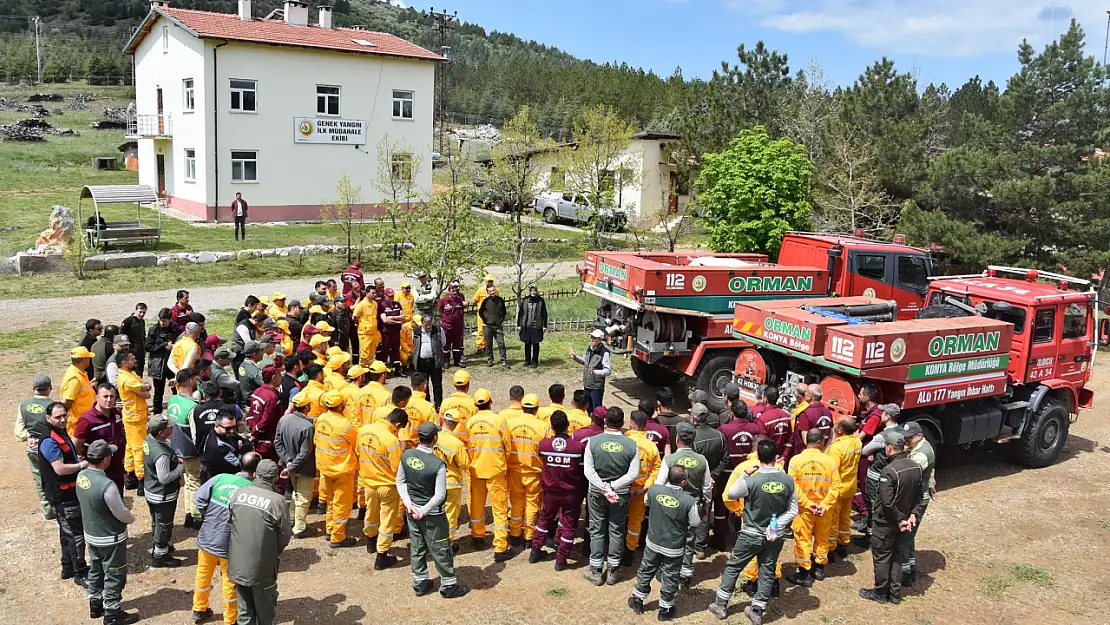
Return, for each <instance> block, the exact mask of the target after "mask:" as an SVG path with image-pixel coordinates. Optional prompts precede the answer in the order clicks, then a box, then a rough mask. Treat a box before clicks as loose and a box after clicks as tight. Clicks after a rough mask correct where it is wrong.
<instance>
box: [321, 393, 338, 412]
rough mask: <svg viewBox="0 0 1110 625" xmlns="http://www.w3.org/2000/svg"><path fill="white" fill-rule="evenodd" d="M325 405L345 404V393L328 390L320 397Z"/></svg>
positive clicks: (330, 406) (333, 406)
mask: <svg viewBox="0 0 1110 625" xmlns="http://www.w3.org/2000/svg"><path fill="white" fill-rule="evenodd" d="M320 399H321V401H323V402H324V405H325V406H327V407H328V408H335V407H336V406H342V405H343V394H342V393H340V392H339V391H328V392H326V393H324V395H323V397H321V398H320Z"/></svg>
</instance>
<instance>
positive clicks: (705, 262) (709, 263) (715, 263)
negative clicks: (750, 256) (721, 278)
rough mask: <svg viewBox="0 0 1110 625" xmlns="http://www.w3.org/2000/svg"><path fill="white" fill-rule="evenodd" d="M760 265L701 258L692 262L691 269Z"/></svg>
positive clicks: (725, 259)
mask: <svg viewBox="0 0 1110 625" xmlns="http://www.w3.org/2000/svg"><path fill="white" fill-rule="evenodd" d="M758 264H759V263H753V262H750V261H746V260H740V259H739V258H718V257H716V256H699V257H698V258H694V259H692V260H691V261H690V266H691V267H751V266H752V265H758Z"/></svg>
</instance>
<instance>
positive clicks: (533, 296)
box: [487, 284, 547, 369]
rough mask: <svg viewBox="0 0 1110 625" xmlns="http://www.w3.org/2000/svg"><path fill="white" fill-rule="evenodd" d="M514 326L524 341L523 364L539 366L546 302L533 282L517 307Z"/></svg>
mask: <svg viewBox="0 0 1110 625" xmlns="http://www.w3.org/2000/svg"><path fill="white" fill-rule="evenodd" d="M516 326H517V327H518V328H520V342H521V343H524V366H525V367H532V368H533V369H534V368H536V367H539V366H540V343H541V342H543V333H544V331H545V330H547V303H546V302H544V300H543V298H542V297H540V292H539V289H537V288H536V285H534V284H533V285H530V286H529V287H528V297H526V298H524V301H522V302H521V303H520V305H519V306H518V307H517V313H516ZM487 343H488V341H487Z"/></svg>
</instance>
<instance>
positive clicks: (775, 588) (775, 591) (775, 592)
mask: <svg viewBox="0 0 1110 625" xmlns="http://www.w3.org/2000/svg"><path fill="white" fill-rule="evenodd" d="M780 592H782V588H781V586H780V584H779V580H777V579H776V580H775V581H774V582H773V583H772V584H771V596H772V597H776V598H777V597H778V596H779V593H780Z"/></svg>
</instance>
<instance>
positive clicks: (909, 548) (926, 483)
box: [897, 439, 937, 575]
mask: <svg viewBox="0 0 1110 625" xmlns="http://www.w3.org/2000/svg"><path fill="white" fill-rule="evenodd" d="M910 458H911V459H912V460H913V461H914V462H916V463H917V464H918V465H922V464H924V465H925V466H923V467H922V468H921V516H919V517H918V518H917V524H915V525H914V526H913V529H912V530H910V532H909V535H908V536H906V538H905V539H904V540H901V541H899V542H898V547H897V548H898V549H899V550H901V552H902V553H901V556H902V572H903V573H910V574H911V575H912V574H913V573H916V572H917V530H918V528H920V527H921V519H922V517H924V516H925V510H926V509H927V508H928V507H929V487H930V486H932V483H933V469H934V468H935V467H936V464H937V454H936V451H934V450H933V446H932V444H930V443H929V441H927V440H925V439H921V443H920V444H919V445H918V446H917V447H915V448H914V449H913V450H911V451H910Z"/></svg>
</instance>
